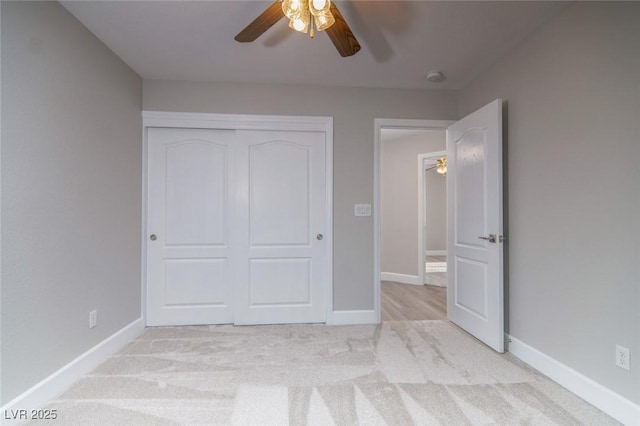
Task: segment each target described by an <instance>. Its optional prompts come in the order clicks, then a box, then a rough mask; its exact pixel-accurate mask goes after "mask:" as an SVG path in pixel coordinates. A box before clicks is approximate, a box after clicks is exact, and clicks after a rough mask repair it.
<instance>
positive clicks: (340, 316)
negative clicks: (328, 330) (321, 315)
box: [327, 309, 378, 325]
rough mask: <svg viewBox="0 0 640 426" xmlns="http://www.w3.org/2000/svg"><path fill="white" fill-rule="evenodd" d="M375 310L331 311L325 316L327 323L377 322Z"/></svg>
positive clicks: (353, 323) (354, 323)
mask: <svg viewBox="0 0 640 426" xmlns="http://www.w3.org/2000/svg"><path fill="white" fill-rule="evenodd" d="M377 323H378V318H377V316H376V311H374V310H373V309H371V310H363V311H333V312H330V313H329V316H328V317H327V325H356V324H377Z"/></svg>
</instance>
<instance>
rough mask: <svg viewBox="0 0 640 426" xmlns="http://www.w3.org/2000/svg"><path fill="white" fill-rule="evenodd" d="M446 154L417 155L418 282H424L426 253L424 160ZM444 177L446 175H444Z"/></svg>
mask: <svg viewBox="0 0 640 426" xmlns="http://www.w3.org/2000/svg"><path fill="white" fill-rule="evenodd" d="M446 156H447V151H436V152H427V153H425V154H420V155H418V284H420V285H422V284H424V274H425V271H424V260H425V255H426V248H425V246H426V245H427V233H426V231H425V227H426V225H427V223H426V220H425V216H426V215H425V207H426V206H425V202H426V199H427V188H426V185H425V181H424V180H425V177H424V176H425V174H424V173H425V172H424V162H425V160H432V159H437V158H442V157H446ZM445 179H446V175H445Z"/></svg>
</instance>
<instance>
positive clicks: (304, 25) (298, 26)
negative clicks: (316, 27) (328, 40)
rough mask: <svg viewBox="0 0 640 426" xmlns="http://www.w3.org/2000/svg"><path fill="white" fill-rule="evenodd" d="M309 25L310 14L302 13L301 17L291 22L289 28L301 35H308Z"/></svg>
mask: <svg viewBox="0 0 640 426" xmlns="http://www.w3.org/2000/svg"><path fill="white" fill-rule="evenodd" d="M309 23H310V19H309V14H308V13H302V14H301V15H300V16H297V17H295V18H293V19H290V20H289V28H291V29H293V30H296V31H298V32H301V33H306V32H308V31H309Z"/></svg>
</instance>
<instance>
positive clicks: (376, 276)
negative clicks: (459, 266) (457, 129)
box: [373, 118, 455, 323]
mask: <svg viewBox="0 0 640 426" xmlns="http://www.w3.org/2000/svg"><path fill="white" fill-rule="evenodd" d="M454 122H455V121H452V120H451V121H450V120H405V119H395V118H376V119H374V128H375V133H374V148H373V230H374V232H373V307H374V311H375V317H376V322H378V323H379V322H381V311H382V309H381V306H380V234H381V232H382V229H381V221H380V212H381V206H380V188H381V181H380V178H381V173H380V171H381V166H382V164H381V160H382V158H381V143H382V142H381V139H382V137H381V136H382V129H415V130H447V127H449V126H450V125H451V124H453V123H454ZM423 277H424V275H423ZM423 280H424V278H423Z"/></svg>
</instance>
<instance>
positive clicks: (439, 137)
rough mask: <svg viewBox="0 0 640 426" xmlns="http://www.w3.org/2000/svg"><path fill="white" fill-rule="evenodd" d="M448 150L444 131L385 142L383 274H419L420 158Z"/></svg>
mask: <svg viewBox="0 0 640 426" xmlns="http://www.w3.org/2000/svg"><path fill="white" fill-rule="evenodd" d="M383 135H384V129H383ZM445 148H446V140H445V132H444V131H425V132H422V133H420V134H417V135H411V136H408V137H403V138H400V139H394V140H389V141H384V142H383V143H382V149H381V153H382V157H381V163H382V167H381V185H380V186H381V188H380V193H381V200H380V201H381V228H382V238H381V240H382V244H381V254H380V257H381V260H380V264H381V265H380V266H381V271H382V272H391V273H396V274H405V275H414V276H417V275H418V272H419V271H418V233H419V232H420V231H419V228H418V202H419V199H418V179H420V178H421V177H420V175H419V174H418V155H419V154H425V153H429V152H436V151H443V150H444V149H445Z"/></svg>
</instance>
